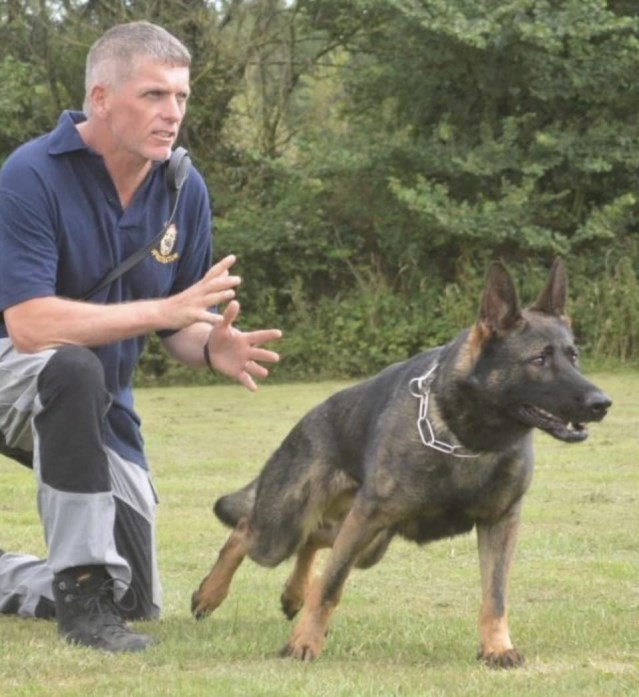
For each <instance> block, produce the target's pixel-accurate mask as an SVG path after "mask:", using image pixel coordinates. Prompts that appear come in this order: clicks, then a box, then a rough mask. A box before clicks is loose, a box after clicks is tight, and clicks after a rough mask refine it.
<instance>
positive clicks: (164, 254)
mask: <svg viewBox="0 0 639 697" xmlns="http://www.w3.org/2000/svg"><path fill="white" fill-rule="evenodd" d="M177 234H178V231H177V227H176V226H175V223H172V224H171V225H169V227H168V228H167V230H166V232H165V233H164V236H163V237H162V239H161V240H160V244H159V245H158V246H157V247H156V248H155V249H154V250H153V251H152V252H151V254H152V255H153V258H154V259H155V260H156V261H159V262H160V264H170V263H171V262H173V261H177V259H178V258H179V256H180V255H179V254H178V253H177V252H173V248H174V247H175V242H176V240H177Z"/></svg>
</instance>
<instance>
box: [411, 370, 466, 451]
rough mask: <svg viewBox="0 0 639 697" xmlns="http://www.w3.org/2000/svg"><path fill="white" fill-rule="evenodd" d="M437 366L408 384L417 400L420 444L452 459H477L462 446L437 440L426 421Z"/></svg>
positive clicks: (427, 420)
mask: <svg viewBox="0 0 639 697" xmlns="http://www.w3.org/2000/svg"><path fill="white" fill-rule="evenodd" d="M438 366H439V364H438V363H435V364H434V365H433V366H432V368H430V369H429V370H428V371H427V372H426V373H424V374H423V375H422V376H421V377H418V378H413V379H412V380H411V381H410V382H409V383H408V389H409V390H410V393H411V395H413V397H417V399H419V414H418V416H417V430H418V431H419V435H420V438H421V439H422V443H423V444H424V445H425V446H426V447H427V448H433V450H437V451H439V452H440V453H445V454H446V455H452V456H453V457H459V458H465V459H469V458H474V457H479V453H474V452H472V451H471V450H468V448H466V447H464V446H463V445H453V444H452V443H445V442H444V441H441V440H438V439H437V438H436V437H435V431H434V430H433V425H432V424H431V422H430V421H429V419H428V401H429V398H430V388H431V385H432V384H433V380H434V379H435V371H436V370H437V368H438Z"/></svg>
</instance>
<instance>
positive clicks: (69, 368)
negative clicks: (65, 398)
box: [38, 346, 106, 404]
mask: <svg viewBox="0 0 639 697" xmlns="http://www.w3.org/2000/svg"><path fill="white" fill-rule="evenodd" d="M65 391H66V392H71V393H75V394H85V395H86V394H90V393H94V392H96V391H98V392H102V393H104V392H105V391H106V388H105V383H104V368H103V367H102V363H100V360H99V359H98V357H97V356H96V355H95V354H94V353H93V351H91V350H90V349H88V348H84V347H83V346H62V347H61V348H59V349H57V351H56V352H55V354H54V355H53V356H52V357H51V358H50V359H49V361H48V363H47V365H46V366H45V368H44V369H43V370H42V372H41V373H40V377H39V380H38V392H39V394H40V399H41V400H42V402H43V404H46V403H47V401H48V399H50V398H52V397H55V396H58V395H60V394H61V393H63V392H65Z"/></svg>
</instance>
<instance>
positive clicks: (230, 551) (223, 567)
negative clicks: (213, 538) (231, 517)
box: [191, 518, 250, 620]
mask: <svg viewBox="0 0 639 697" xmlns="http://www.w3.org/2000/svg"><path fill="white" fill-rule="evenodd" d="M249 544H250V540H249V527H248V520H247V519H246V518H242V519H241V520H240V522H239V523H238V524H237V526H236V528H235V529H234V530H233V532H232V533H231V534H230V536H229V538H228V539H227V541H226V543H225V544H224V546H223V547H222V549H221V550H220V553H219V555H218V558H217V561H216V562H215V564H214V565H213V568H212V569H211V570H210V571H209V573H208V574H207V575H206V576H205V578H204V580H203V581H202V583H200V587H199V588H198V589H197V590H196V591H195V592H194V593H193V595H192V596H191V612H192V613H193V615H194V616H195V618H196V619H198V620H201V619H204V618H205V617H206V616H207V615H210V614H211V613H212V612H213V611H214V610H215V609H217V608H218V607H219V606H220V605H221V604H222V602H223V601H224V599H225V598H226V596H227V595H228V592H229V586H230V585H231V581H232V580H233V575H234V574H235V572H236V571H237V569H238V567H239V566H240V564H241V563H242V561H244V557H245V556H246V554H247V551H248V548H249Z"/></svg>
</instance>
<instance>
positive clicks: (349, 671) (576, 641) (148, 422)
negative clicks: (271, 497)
mask: <svg viewBox="0 0 639 697" xmlns="http://www.w3.org/2000/svg"><path fill="white" fill-rule="evenodd" d="M592 377H593V378H594V379H595V380H596V381H597V382H598V384H600V385H601V387H603V388H604V389H605V390H606V391H607V392H608V393H609V395H610V396H611V397H612V398H613V399H614V402H615V404H614V406H613V408H612V410H611V412H610V414H609V416H608V418H607V419H606V421H605V422H604V423H602V424H595V425H594V426H592V427H591V436H590V438H589V440H588V441H586V443H584V444H582V445H573V446H571V445H565V444H562V443H558V442H556V441H553V440H552V439H550V438H549V437H547V436H544V435H541V434H538V435H537V436H536V452H537V469H536V475H535V481H534V482H533V486H532V488H531V491H530V493H529V494H528V496H527V499H526V502H525V505H524V517H523V526H522V532H521V536H520V542H519V547H518V551H517V556H516V560H515V565H514V570H513V574H512V577H511V599H510V607H511V631H512V635H513V639H514V640H515V642H516V644H517V646H518V647H519V648H520V649H521V650H522V651H523V652H524V653H525V654H526V657H527V665H526V667H524V668H523V669H520V670H514V671H492V670H490V669H487V668H485V667H483V666H482V665H481V664H479V663H478V662H477V661H476V660H475V652H476V649H477V638H476V637H477V634H476V618H477V613H478V609H479V572H478V568H477V567H478V565H477V554H476V543H475V536H474V533H473V534H472V535H467V536H464V537H458V538H455V539H452V540H447V541H444V542H438V543H435V544H433V545H430V546H428V547H422V548H419V547H417V546H415V545H411V544H408V543H405V542H402V541H399V542H395V543H394V544H393V546H391V549H390V550H389V552H388V553H387V555H386V557H385V558H384V560H383V561H382V562H381V563H380V564H379V565H377V566H376V567H374V568H373V569H371V570H369V571H355V572H354V573H353V574H352V576H351V578H350V579H349V582H348V584H347V588H346V592H345V594H344V597H343V600H342V603H341V605H340V607H339V609H338V610H337V612H336V613H335V615H334V619H333V622H332V625H331V632H330V636H329V639H328V641H327V644H326V649H325V652H324V654H323V655H322V657H321V658H320V660H319V661H317V662H315V663H313V664H299V663H296V662H293V661H291V660H286V659H280V658H278V657H277V652H278V650H279V648H280V647H281V646H282V645H283V644H284V642H285V641H286V638H287V636H288V633H289V631H290V628H291V625H290V624H289V623H288V622H287V621H286V620H285V619H284V616H283V615H282V614H281V613H280V610H279V594H280V590H281V585H282V583H283V582H284V580H285V578H286V576H287V574H288V572H289V571H290V568H291V565H290V562H289V563H285V564H283V565H281V566H280V567H278V568H276V569H274V570H266V569H262V568H260V567H258V566H256V565H255V564H253V563H252V562H250V561H247V562H245V564H244V565H243V566H242V567H241V569H240V570H239V571H238V573H237V576H236V578H235V582H234V584H233V586H232V587H231V594H230V595H229V598H228V599H227V601H226V602H225V603H224V604H223V605H222V607H221V608H220V609H219V610H218V612H217V613H216V614H215V615H214V616H212V617H211V618H209V619H208V620H206V621H204V622H199V623H196V622H195V621H194V620H192V619H191V617H190V614H189V599H190V595H191V592H192V591H193V590H194V588H195V587H196V586H197V585H198V584H199V582H200V580H201V579H202V577H203V576H204V574H205V573H206V572H207V571H208V569H209V567H210V565H211V563H212V562H213V560H214V558H215V556H216V554H217V550H218V548H219V546H220V545H221V543H222V542H223V540H224V539H225V538H226V534H227V533H226V531H225V529H223V528H222V526H221V525H220V524H219V523H218V522H217V521H216V520H215V519H214V517H213V515H212V513H211V504H212V502H213V500H214V499H215V498H216V497H217V496H218V495H220V494H222V493H225V492H228V491H230V490H232V489H233V488H235V487H237V486H239V485H243V484H244V483H246V482H247V481H248V479H249V478H251V477H252V476H253V475H254V473H255V472H256V471H257V470H258V469H259V467H261V465H262V463H263V461H264V460H265V458H266V456H267V455H268V454H269V453H270V452H271V451H272V450H273V449H274V448H275V446H276V445H277V444H278V442H279V441H280V439H281V438H282V437H283V436H284V435H285V433H286V432H287V431H288V429H289V428H290V427H291V426H292V425H293V423H294V422H295V421H296V420H297V419H298V418H299V417H300V416H301V415H302V414H303V413H304V412H305V411H306V410H307V409H308V408H309V407H310V406H312V405H314V404H316V403H317V402H319V401H320V400H321V399H322V398H323V397H325V396H326V395H328V394H330V393H332V392H333V391H335V390H336V389H337V388H338V387H340V386H341V385H338V384H336V383H320V384H311V385H301V384H300V385H265V386H263V387H262V388H261V389H260V391H259V392H258V393H257V394H255V395H253V394H249V393H248V392H246V391H244V390H243V389H241V388H240V387H235V386H228V387H227V386H216V387H209V388H207V387H197V388H170V389H149V390H140V391H139V392H138V397H137V403H138V409H139V411H140V413H141V415H142V418H143V421H144V429H145V433H146V440H147V448H148V452H149V455H150V459H151V461H152V465H153V471H154V477H155V484H156V487H157V489H158V492H159V496H160V500H161V505H160V508H159V513H158V515H159V545H160V563H161V568H162V574H163V583H164V591H165V608H164V614H163V618H162V620H161V621H160V622H159V623H155V624H146V623H141V624H139V625H138V626H139V627H140V628H141V629H143V630H144V631H148V632H149V633H151V634H153V635H155V636H157V637H158V638H159V639H160V640H161V642H160V644H159V645H158V646H156V647H154V648H152V649H150V650H149V651H147V652H145V653H144V654H140V655H132V656H113V655H108V654H104V653H100V652H95V651H91V650H86V649H78V648H72V647H68V646H66V645H65V644H63V643H62V642H60V641H59V640H58V639H57V638H56V632H55V625H54V624H53V623H52V622H45V621H32V620H20V619H17V618H15V617H6V616H5V617H0V695H11V696H12V697H25V696H27V695H29V696H31V695H46V696H47V697H57V696H60V695H64V696H65V697H67V696H69V697H75V696H80V695H82V696H83V697H85V696H86V695H92V696H96V695H98V696H102V695H127V697H134V696H135V697H137V696H142V695H144V696H147V695H148V696H149V697H151V696H152V697H159V696H161V695H180V696H185V697H188V696H191V695H207V696H210V697H215V696H217V695H225V696H235V695H237V696H242V697H258V696H260V695H273V696H278V697H289V696H290V697H298V696H299V697H302V696H304V697H305V696H314V697H315V696H317V697H319V696H324V695H326V696H329V695H330V696H331V697H338V696H344V697H346V696H348V697H351V696H352V697H367V696H372V695H376V696H377V695H379V696H388V697H390V696H394V695H398V696H399V695H410V696H417V695H420V696H430V695H441V696H446V697H456V696H462V695H463V696H464V697H472V696H475V695H485V696H487V697H488V696H490V697H500V696H502V695H503V696H506V695H507V696H508V697H513V696H517V697H525V696H529V695H540V696H543V697H562V696H566V697H568V696H570V697H577V696H580V697H581V696H584V695H587V696H601V697H613V696H614V695H637V694H639V466H638V464H639V463H638V461H639V401H638V400H637V394H639V376H638V375H635V374H631V373H623V374H622V373H619V374H612V373H606V374H598V375H593V376H592ZM469 466H471V465H469ZM0 523H1V524H0V531H1V533H0V547H3V548H5V549H9V550H12V551H19V550H20V551H28V552H32V553H35V554H43V553H44V545H43V541H42V535H41V531H40V526H39V524H38V520H37V515H36V512H35V503H34V486H33V482H32V479H31V475H30V473H29V472H28V471H27V470H26V469H24V468H22V467H20V466H18V465H15V464H13V463H11V462H9V461H7V460H2V459H0Z"/></svg>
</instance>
